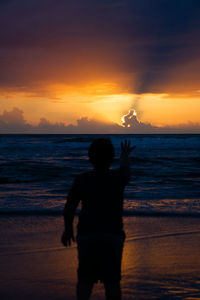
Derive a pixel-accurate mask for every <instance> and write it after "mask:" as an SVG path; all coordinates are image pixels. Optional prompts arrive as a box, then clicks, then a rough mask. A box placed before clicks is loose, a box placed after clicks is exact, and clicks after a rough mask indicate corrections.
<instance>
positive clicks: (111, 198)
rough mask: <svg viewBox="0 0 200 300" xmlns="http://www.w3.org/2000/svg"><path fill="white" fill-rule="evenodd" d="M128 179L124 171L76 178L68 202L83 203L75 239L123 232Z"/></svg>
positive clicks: (125, 170) (95, 171) (119, 170)
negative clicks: (90, 235)
mask: <svg viewBox="0 0 200 300" xmlns="http://www.w3.org/2000/svg"><path fill="white" fill-rule="evenodd" d="M129 177H130V174H129V170H127V168H120V169H116V170H93V171H90V172H86V173H83V174H81V175H79V176H77V178H76V179H75V181H74V183H73V185H72V188H71V190H70V192H69V195H68V198H67V199H68V201H69V202H71V201H76V202H77V204H78V202H79V201H80V200H81V202H82V208H81V212H80V216H79V222H78V235H79V234H89V233H121V232H122V231H123V223H122V213H123V192H124V188H125V186H126V185H127V183H128V180H129Z"/></svg>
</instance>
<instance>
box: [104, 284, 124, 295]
mask: <svg viewBox="0 0 200 300" xmlns="http://www.w3.org/2000/svg"><path fill="white" fill-rule="evenodd" d="M104 286H105V293H106V300H121V287H120V282H119V281H117V282H114V283H104Z"/></svg>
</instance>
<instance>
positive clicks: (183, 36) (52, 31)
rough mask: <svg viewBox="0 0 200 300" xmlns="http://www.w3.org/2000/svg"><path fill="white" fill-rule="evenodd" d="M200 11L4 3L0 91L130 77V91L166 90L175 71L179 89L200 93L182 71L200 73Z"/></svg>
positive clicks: (146, 5)
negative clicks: (121, 75) (198, 70)
mask: <svg viewBox="0 0 200 300" xmlns="http://www.w3.org/2000/svg"><path fill="white" fill-rule="evenodd" d="M199 13H200V1H199V0H151V1H149V0H127V1H126V0H124V1H111V0H110V1H109V0H107V1H105V0H101V1H99V0H85V1H82V0H78V1H68V0H43V1H39V0H29V1H27V0H8V1H1V2H0V28H1V31H0V68H1V73H0V86H13V87H26V86H28V87H30V86H33V87H34V86H37V84H39V82H41V81H42V82H45V81H56V80H57V81H61V82H65V83H72V82H75V81H77V82H79V81H81V80H84V79H85V73H87V77H88V79H91V78H93V76H94V72H95V74H96V73H98V76H99V77H100V78H101V77H102V78H103V77H105V74H107V76H108V78H109V76H111V75H112V74H114V73H125V74H126V73H127V74H129V76H130V77H131V78H132V82H131V79H130V83H129V89H130V90H131V91H132V92H137V93H144V92H168V91H167V90H165V89H166V83H168V82H169V81H170V78H171V73H172V72H173V73H174V72H175V73H176V69H177V74H176V75H177V77H178V78H179V85H180V86H181V84H184V85H185V84H186V83H187V85H188V90H195V89H199V75H198V74H197V73H195V70H194V73H195V76H193V78H192V80H191V78H190V76H189V74H182V71H181V68H180V66H181V65H183V64H190V73H191V72H192V71H193V67H191V65H192V66H194V69H195V68H197V66H198V67H200V60H199V51H200V18H199ZM186 70H187V69H186ZM95 76H97V75H95ZM175 89H177V90H179V86H177V87H176V88H175V87H174V85H173V84H172V91H174V90H175ZM169 91H170V88H169Z"/></svg>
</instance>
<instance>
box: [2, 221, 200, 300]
mask: <svg viewBox="0 0 200 300" xmlns="http://www.w3.org/2000/svg"><path fill="white" fill-rule="evenodd" d="M75 221H76V222H77V220H75ZM0 225H1V237H0V245H1V246H0V265H1V268H0V298H1V299H2V300H4V299H5V300H10V299H21V300H23V299H30V300H32V299H39V300H40V299H43V300H45V299H48V300H51V299H52V300H53V299H75V286H76V269H77V250H76V245H75V244H74V245H73V246H72V247H71V248H67V249H66V248H64V247H62V245H61V243H60V235H61V232H62V229H63V220H62V217H44V216H15V217H14V216H12V217H11V216H7V217H6V216H4V217H1V218H0ZM124 227H125V231H126V242H125V248H124V254H123V264H122V293H123V299H188V300H192V299H200V259H199V252H200V222H199V219H198V218H189V217H125V218H124ZM92 299H99V300H100V299H104V289H103V286H102V285H100V284H97V285H96V286H95V288H94V291H93V295H92Z"/></svg>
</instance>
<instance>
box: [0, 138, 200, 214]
mask: <svg viewBox="0 0 200 300" xmlns="http://www.w3.org/2000/svg"><path fill="white" fill-rule="evenodd" d="M104 136H105V135H104ZM108 136H109V137H110V139H111V140H112V142H113V144H114V147H115V150H116V158H115V161H114V164H113V166H112V167H113V168H116V167H118V166H119V155H120V143H121V141H123V140H124V139H125V138H128V139H129V140H130V141H131V144H132V145H136V149H135V150H134V152H133V153H132V155H131V173H132V176H131V181H130V183H129V185H128V186H127V187H126V190H125V193H124V199H125V200H124V213H125V214H130V215H131V214H173V215H174V214H181V215H183V214H184V215H194V216H195V215H200V135H198V134H196V135H184V134H180V135H108ZM96 137H98V135H0V213H16V214H18V213H19V214H21V213H24V214H30V213H32V214H62V211H63V207H64V204H65V201H66V196H67V193H68V191H69V188H70V186H71V184H72V182H73V179H74V177H75V176H76V175H77V174H79V173H81V172H84V171H87V170H88V169H91V168H92V166H91V165H90V163H89V161H88V157H87V151H88V147H89V145H90V143H91V142H92V140H93V139H94V138H96ZM113 209H114V208H113Z"/></svg>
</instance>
